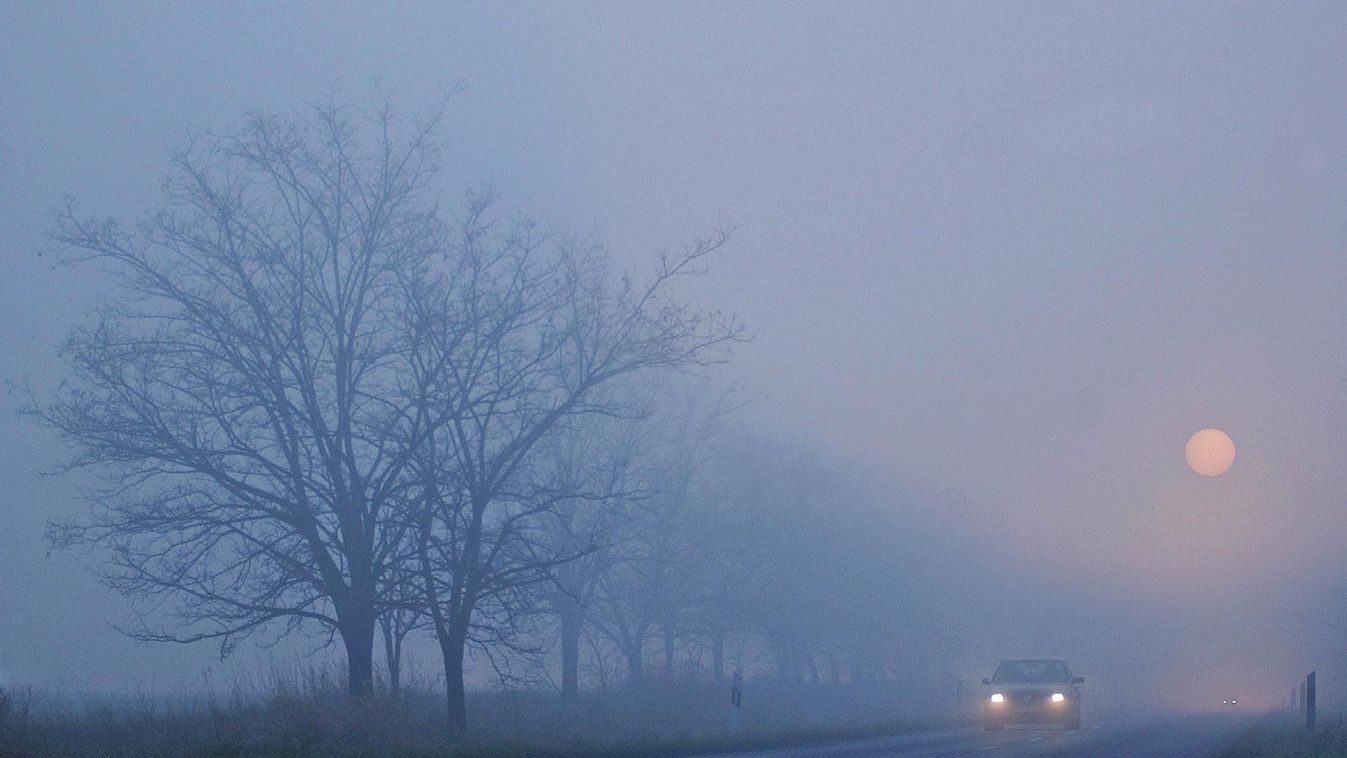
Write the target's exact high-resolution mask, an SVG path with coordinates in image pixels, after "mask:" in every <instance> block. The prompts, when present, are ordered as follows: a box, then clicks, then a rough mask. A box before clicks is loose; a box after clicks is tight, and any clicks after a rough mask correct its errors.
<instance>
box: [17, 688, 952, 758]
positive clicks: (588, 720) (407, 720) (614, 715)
mask: <svg viewBox="0 0 1347 758" xmlns="http://www.w3.org/2000/svg"><path fill="white" fill-rule="evenodd" d="M886 690H887V691H886ZM749 694H750V695H751V696H752V699H751V701H749V702H747V703H746V707H745V708H744V709H743V711H742V712H741V714H740V716H741V717H742V718H741V719H740V721H741V728H740V729H737V730H734V731H733V732H732V731H731V730H730V729H729V728H728V720H727V718H726V717H727V716H728V706H727V704H726V703H723V702H722V700H728V698H722V697H719V696H720V695H723V693H721V692H720V691H719V689H718V688H712V687H709V686H707V685H702V684H687V685H678V686H673V687H667V688H660V687H651V688H649V689H645V690H609V691H605V692H587V693H582V697H581V698H580V699H579V700H578V701H577V702H563V701H562V700H561V699H560V698H559V697H558V696H557V695H556V694H555V693H552V692H519V691H515V692H479V693H475V694H473V695H472V696H470V700H469V704H468V706H469V722H470V724H472V725H473V731H472V733H471V736H470V737H469V738H467V739H464V740H452V741H451V740H450V739H449V738H448V737H447V736H446V734H445V732H444V729H443V707H444V706H443V700H442V699H441V697H442V696H441V695H440V693H439V692H438V691H436V690H435V688H434V687H433V686H431V685H430V684H429V683H420V684H419V685H418V686H416V687H413V688H411V689H409V690H406V691H404V693H403V694H402V695H401V696H399V697H392V696H389V695H387V694H383V695H379V696H376V697H372V698H370V699H368V700H364V701H360V702H352V701H350V700H349V699H348V698H346V697H345V695H344V693H343V691H342V688H341V686H340V677H339V676H333V675H329V674H328V673H325V672H321V671H312V670H310V671H307V672H301V673H296V672H281V673H278V674H273V675H272V676H271V677H265V678H264V679H263V680H262V681H261V682H253V683H250V684H248V685H239V684H236V685H235V687H234V688H233V689H231V690H230V691H228V692H225V693H219V692H214V691H206V692H204V693H201V694H194V695H190V696H183V697H177V698H164V697H156V696H138V697H133V698H118V699H112V698H98V697H94V696H84V697H81V696H78V695H69V694H66V695H58V696H53V695H51V694H49V693H42V692H35V691H33V690H31V689H9V690H5V689H3V688H0V758H11V757H14V756H48V755H60V756H72V757H79V756H119V757H120V756H200V757H201V758H243V757H245V756H246V757H249V758H251V757H254V756H296V757H304V756H341V757H345V756H350V757H352V758H356V757H363V756H391V757H393V758H466V756H482V757H483V758H514V757H516V756H519V757H521V758H522V757H523V756H529V757H533V756H537V757H538V758H560V757H562V756H597V757H598V758H618V757H619V756H675V755H696V754H706V753H716V752H736V751H745V750H754V749H768V748H786V747H791V746H797V745H805V744H810V743H817V742H826V741H832V740H839V739H864V738H869V737H881V736H889V735H895V734H901V733H905V732H911V731H915V730H919V729H925V728H933V727H937V726H948V725H950V724H951V723H953V721H954V720H952V719H936V718H928V719H917V718H909V719H900V718H899V717H898V716H897V713H898V710H899V709H898V707H897V705H896V704H897V703H898V702H899V701H900V700H901V697H900V696H899V695H898V694H897V693H896V692H894V691H892V690H891V689H889V688H885V687H868V688H867V687H830V686H826V685H824V686H820V685H800V684H793V685H788V686H779V685H777V684H774V683H771V682H760V683H759V682H755V683H753V686H752V688H751V690H750V693H749ZM746 700H748V699H747V698H746ZM750 704H751V706H752V707H750Z"/></svg>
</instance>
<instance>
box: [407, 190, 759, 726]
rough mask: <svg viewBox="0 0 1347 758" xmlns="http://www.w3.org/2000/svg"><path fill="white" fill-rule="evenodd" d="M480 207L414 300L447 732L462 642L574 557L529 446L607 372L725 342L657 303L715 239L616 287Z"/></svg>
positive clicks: (493, 632) (714, 325)
mask: <svg viewBox="0 0 1347 758" xmlns="http://www.w3.org/2000/svg"><path fill="white" fill-rule="evenodd" d="M489 208H490V202H489V198H488V199H485V200H483V201H482V202H478V203H476V204H475V206H474V212H473V213H471V214H469V217H468V218H467V219H466V221H465V223H464V226H463V234H462V242H461V245H460V246H459V249H458V252H457V257H456V259H455V261H454V262H453V263H452V264H451V265H450V266H449V270H448V271H447V272H446V274H445V276H444V277H443V278H442V279H441V280H440V282H439V284H438V286H437V287H434V288H428V289H427V291H426V292H425V293H424V295H425V296H424V297H423V298H421V302H422V303H423V306H422V307H423V311H424V313H425V317H424V318H425V321H426V322H427V323H430V324H436V325H439V327H438V329H437V330H436V331H435V337H434V339H432V340H431V346H432V351H431V352H430V353H428V355H431V356H433V359H432V360H429V361H428V363H427V365H428V366H430V367H431V368H430V369H429V370H428V371H427V372H426V373H425V374H424V375H425V377H426V382H427V383H429V384H432V385H433V386H435V387H436V389H437V391H438V392H439V393H440V394H439V395H438V396H437V402H438V403H439V407H440V408H442V409H443V413H444V415H445V416H447V417H448V418H449V419H450V421H449V422H448V423H446V424H445V425H444V426H443V427H442V428H440V429H438V430H437V431H436V433H435V434H433V435H432V436H431V438H430V440H429V441H428V443H427V444H425V445H423V446H422V455H421V457H420V464H419V466H418V470H419V471H420V472H421V475H422V490H421V504H422V507H421V508H420V509H419V511H418V515H417V517H416V519H415V522H416V524H417V528H418V534H419V545H420V550H421V552H420V560H421V566H422V590H423V592H424V601H425V605H426V612H427V615H428V616H429V618H430V620H431V623H432V626H433V628H434V630H435V634H436V637H437V639H438V640H439V644H440V650H441V654H442V657H443V662H444V671H445V678H446V682H447V688H448V692H447V710H448V722H449V726H450V728H451V730H452V731H455V732H461V731H463V730H464V729H465V728H466V723H467V718H466V712H465V707H464V689H463V673H464V670H463V666H464V657H465V654H466V652H467V649H468V646H469V645H470V644H473V645H476V646H477V647H478V649H481V650H484V651H488V652H489V651H490V650H491V649H492V648H493V647H494V646H498V645H503V644H508V641H509V640H510V639H512V638H515V632H516V629H515V625H516V624H517V623H518V621H519V616H518V614H517V613H516V612H517V611H519V610H520V609H521V608H520V605H518V604H517V603H516V601H517V600H518V599H519V597H520V595H519V593H520V592H521V591H522V590H523V589H524V588H526V587H529V586H530V585H533V584H535V583H537V582H540V581H544V580H546V579H547V577H548V576H549V572H550V570H551V569H552V568H553V567H555V566H558V565H560V564H562V563H565V562H566V561H569V560H573V559H575V558H577V557H578V555H577V554H575V553H573V552H571V551H570V550H568V549H567V550H556V549H554V548H555V547H556V546H555V545H551V544H550V543H549V542H548V541H547V540H546V539H545V537H544V535H542V534H541V533H540V532H539V530H540V529H541V528H542V524H541V521H542V518H541V517H542V516H543V514H546V513H548V512H550V511H551V510H552V509H553V508H554V507H555V506H556V505H557V504H558V503H559V502H561V500H562V499H564V498H563V497H559V496H558V495H557V494H556V493H550V492H548V491H546V489H545V488H544V489H542V490H539V489H538V488H536V487H535V486H533V485H534V483H535V482H536V480H535V479H533V478H532V477H531V474H530V466H531V463H532V461H533V460H534V455H535V452H536V450H537V447H538V444H539V442H540V441H541V440H543V439H544V438H545V437H546V436H547V435H548V434H550V433H552V432H553V431H554V430H555V429H556V428H557V426H558V425H559V424H561V423H562V422H563V421H565V420H566V419H570V418H574V417H578V416H583V415H587V414H596V413H606V412H611V411H612V410H613V409H612V408H611V406H610V405H609V404H608V402H607V401H608V399H609V398H608V397H607V396H605V395H604V394H602V393H600V392H599V390H600V389H601V388H603V387H604V386H606V385H608V384H609V383H610V382H612V381H614V380H616V379H618V378H619V377H623V376H628V375H632V374H634V373H637V372H641V371H649V370H655V369H668V368H677V367H682V366H687V365H692V364H699V363H704V362H706V361H708V360H713V359H715V358H717V357H718V356H719V355H721V354H722V351H723V350H724V349H725V348H727V347H728V346H729V345H730V344H731V343H732V342H733V341H735V340H736V339H738V336H739V329H738V327H737V326H736V325H735V324H734V323H733V322H732V321H729V320H726V319H724V318H722V317H720V316H719V315H718V314H707V313H703V312H701V311H698V310H696V309H694V308H692V307H691V306H689V305H687V304H686V303H683V302H680V301H678V300H676V299H674V298H673V297H672V296H671V294H670V293H669V289H670V286H671V285H672V283H673V282H674V281H675V280H677V279H679V278H681V277H684V276H686V275H689V274H693V273H696V271H697V267H698V266H699V265H701V262H702V261H704V259H706V258H707V256H710V255H711V254H713V253H714V252H715V251H717V250H718V249H719V248H720V247H721V246H722V245H723V244H724V242H725V241H726V236H725V235H724V234H721V235H718V236H716V237H715V238H713V239H711V240H707V241H699V242H696V243H693V244H691V245H689V246H687V247H686V248H685V249H684V250H683V251H682V252H681V253H679V254H677V255H666V256H662V257H661V259H660V268H659V270H658V271H657V272H656V274H655V276H654V277H653V278H652V280H651V281H650V282H649V283H647V284H646V285H645V286H637V285H635V284H634V283H632V282H631V281H630V280H623V281H622V283H621V284H620V285H618V286H616V288H614V285H613V283H612V282H610V281H609V272H608V269H607V265H606V261H605V259H604V256H603V255H602V254H601V251H599V250H598V249H597V248H595V247H594V246H587V245H579V244H573V243H565V242H562V243H559V244H553V243H549V242H548V241H546V240H543V239H540V238H539V237H538V236H537V235H536V233H535V232H534V230H533V229H532V227H530V226H528V225H526V224H517V223H505V222H501V221H491V220H489Z"/></svg>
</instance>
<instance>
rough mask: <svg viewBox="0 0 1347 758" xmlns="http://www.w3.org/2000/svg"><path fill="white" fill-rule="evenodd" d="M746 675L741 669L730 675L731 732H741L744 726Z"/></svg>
mask: <svg viewBox="0 0 1347 758" xmlns="http://www.w3.org/2000/svg"><path fill="white" fill-rule="evenodd" d="M743 703H744V675H743V674H741V673H740V672H739V669H735V670H734V676H732V677H730V734H739V733H740V732H741V731H743V728H744V717H743V711H742V710H741V709H742V708H743Z"/></svg>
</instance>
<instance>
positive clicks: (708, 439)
mask: <svg viewBox="0 0 1347 758" xmlns="http://www.w3.org/2000/svg"><path fill="white" fill-rule="evenodd" d="M664 395H665V399H664V401H663V403H662V405H661V407H660V408H659V409H658V410H656V411H654V412H653V413H651V414H649V415H647V416H643V417H641V418H640V419H639V420H635V421H626V422H623V421H621V420H613V419H609V420H606V421H604V422H603V423H604V424H606V425H608V426H610V427H611V426H616V425H625V430H624V431H623V432H621V433H609V435H608V436H607V437H606V439H613V440H622V442H621V443H620V444H619V448H618V449H619V450H621V451H622V454H623V457H621V458H618V459H614V460H617V461H619V462H620V463H621V464H622V466H625V467H626V468H619V467H615V466H612V467H605V468H603V469H602V470H604V471H607V472H613V473H614V474H615V475H614V476H612V478H610V479H609V480H607V484H611V483H612V482H618V481H620V482H622V484H621V486H618V487H610V489H609V490H608V491H609V492H613V493H622V494H621V495H620V496H617V495H615V496H614V497H615V499H616V500H617V502H615V503H614V504H613V505H611V506H610V509H609V510H606V511H605V510H600V509H595V508H591V509H589V510H587V511H583V513H584V514H585V518H587V519H589V520H586V521H580V520H578V519H577V517H576V515H570V516H568V520H567V521H566V522H565V525H566V527H567V528H566V530H564V531H563V532H562V534H563V535H565V536H566V537H565V538H571V537H570V535H572V534H574V533H576V531H577V529H578V530H579V531H580V532H581V533H586V530H594V531H595V532H596V533H602V534H606V535H608V536H609V542H608V543H607V544H605V545H603V546H601V547H598V548H596V549H595V550H593V551H592V552H591V553H589V554H587V555H586V556H585V558H584V559H583V560H578V561H573V562H570V563H567V564H566V565H564V566H562V567H560V568H559V570H558V571H557V572H556V573H555V575H554V579H553V581H552V582H551V583H550V586H549V588H548V592H549V593H550V595H549V598H548V601H547V602H541V603H534V604H533V605H532V606H531V607H534V608H535V609H539V610H541V611H543V612H545V613H546V614H547V615H548V616H550V618H551V620H552V622H553V623H552V626H551V627H548V628H546V629H545V631H547V632H550V634H551V635H552V638H551V639H553V640H555V641H557V642H558V643H559V656H556V658H559V661H560V668H561V690H562V692H563V694H564V695H568V696H574V695H575V694H576V692H577V690H578V687H577V679H578V678H579V676H580V674H579V673H578V672H579V671H580V669H581V668H584V669H586V670H587V671H588V674H589V677H590V679H591V681H592V682H593V684H595V685H597V686H609V685H612V684H614V683H622V684H625V685H627V686H636V687H640V686H646V685H650V684H655V683H660V684H670V683H673V684H680V685H681V684H684V683H686V682H688V681H691V680H700V681H706V682H714V683H717V684H720V683H723V682H724V681H725V680H726V678H727V673H728V671H729V670H730V669H740V670H743V671H744V672H745V673H750V672H754V673H757V674H759V675H762V674H767V675H770V676H772V677H774V678H776V679H778V680H779V681H782V682H802V683H809V682H813V683H818V684H824V683H829V684H844V683H845V684H856V683H865V682H886V683H889V684H893V685H895V686H897V688H899V689H906V690H907V691H908V692H910V693H911V694H912V696H913V697H914V699H915V698H920V697H926V698H928V699H929V696H930V695H931V694H933V691H939V690H940V689H941V688H942V687H950V686H952V682H953V680H952V678H951V677H952V673H951V672H950V671H949V668H948V667H949V653H950V647H948V646H945V647H942V645H941V644H940V641H939V640H940V636H939V633H938V632H937V630H936V629H934V628H932V627H933V622H932V619H934V618H938V617H939V615H940V614H939V613H938V612H935V611H934V608H935V605H936V604H937V603H938V602H939V600H938V599H936V598H935V597H934V593H935V590H934V589H933V588H932V587H931V586H929V585H928V586H925V587H923V586H921V585H914V584H913V583H912V581H911V580H912V579H914V578H916V576H915V575H916V574H918V573H920V571H919V569H917V568H915V565H916V564H917V563H919V562H920V561H921V560H923V559H922V557H921V553H922V552H923V548H921V547H920V546H916V545H913V544H906V543H905V542H904V540H902V539H901V538H900V535H899V533H898V532H897V531H896V530H895V525H896V524H897V520H898V519H897V515H896V514H895V513H894V512H893V505H894V503H893V501H892V500H891V499H890V497H892V493H883V492H877V491H876V490H875V487H874V486H873V485H874V483H873V481H872V480H871V479H870V478H869V477H867V476H866V475H865V474H864V473H863V472H861V471H858V470H853V469H852V468H851V467H848V466H845V465H843V464H840V463H837V462H829V461H826V460H824V459H822V458H820V457H819V456H817V455H815V454H813V453H811V452H810V451H808V450H807V449H799V448H794V447H791V446H787V445H782V444H779V443H774V442H772V441H769V440H766V439H763V438H761V437H758V436H755V435H751V434H748V433H746V432H744V431H743V430H742V429H741V428H739V427H738V425H737V424H734V423H730V411H731V410H732V408H733V406H734V405H735V403H734V402H733V401H732V396H731V395H727V394H724V393H717V392H715V391H713V390H711V389H710V388H708V387H707V386H706V385H705V384H694V385H692V386H684V387H682V388H681V389H675V390H672V391H666V392H665V393H664ZM631 440H635V443H634V444H633V442H632V441H631ZM585 459H586V460H589V461H604V460H605V458H604V457H603V456H602V455H599V456H593V455H591V456H588V457H586V458H585ZM566 460H570V459H569V458H567V459H566ZM607 484H606V486H607ZM619 512H620V517H615V516H614V515H613V514H614V513H619ZM578 513H580V512H577V514H578ZM577 524H579V526H578V527H577V526H576V525H577ZM924 595H925V596H924ZM535 631H536V630H535ZM582 640H583V641H587V643H588V644H586V645H583V646H582V645H580V644H579V642H580V641H582ZM582 651H588V654H587V655H581V652H582ZM556 658H554V659H552V660H553V662H555V660H556ZM942 677H943V678H942Z"/></svg>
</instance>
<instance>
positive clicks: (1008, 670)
mask: <svg viewBox="0 0 1347 758" xmlns="http://www.w3.org/2000/svg"><path fill="white" fill-rule="evenodd" d="M1070 678H1071V675H1070V674H1068V673H1067V670H1066V664H1065V663H1062V662H1061V661H1003V662H1002V663H1001V665H1000V666H997V667H996V675H995V676H993V677H992V681H993V682H996V683H998V684H1038V683H1045V682H1065V681H1068V680H1069V679H1070Z"/></svg>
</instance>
